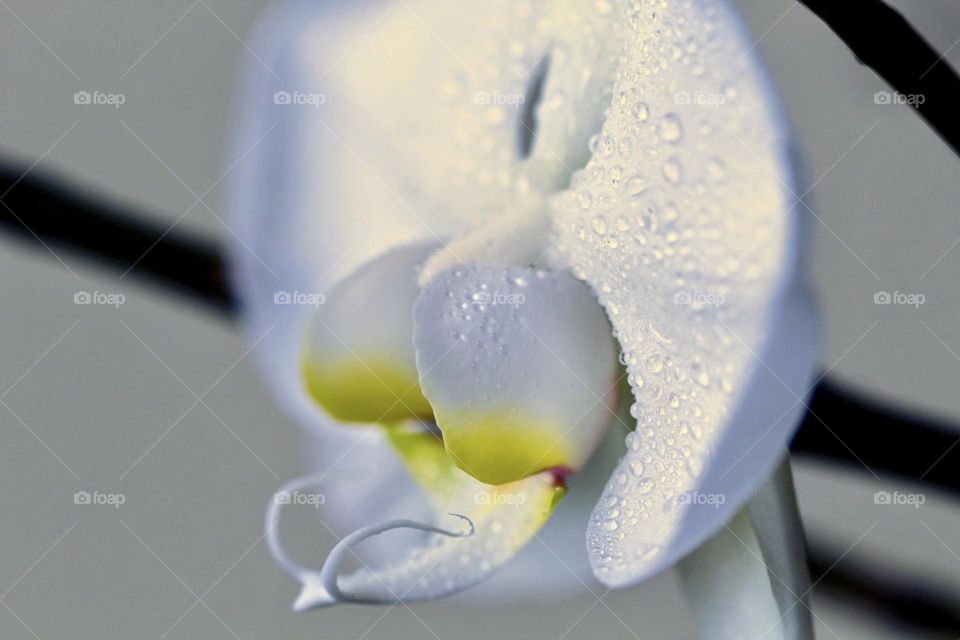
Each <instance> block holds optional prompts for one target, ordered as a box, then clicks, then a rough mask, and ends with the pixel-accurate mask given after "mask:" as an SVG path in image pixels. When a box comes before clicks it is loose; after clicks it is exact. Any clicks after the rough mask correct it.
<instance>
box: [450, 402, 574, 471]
mask: <svg viewBox="0 0 960 640" xmlns="http://www.w3.org/2000/svg"><path fill="white" fill-rule="evenodd" d="M436 414H437V422H438V423H439V424H440V425H442V426H441V428H442V429H443V430H444V439H443V443H444V446H445V447H446V451H447V454H448V455H449V456H450V458H451V459H452V460H453V462H454V464H456V465H457V467H459V468H460V469H462V470H463V471H465V472H466V473H468V474H470V475H472V476H473V477H474V478H476V479H477V480H480V481H481V482H485V483H487V484H493V485H497V484H505V483H507V482H514V481H516V480H520V479H522V478H525V477H527V476H530V475H533V474H535V473H539V472H541V471H545V470H548V469H565V470H566V471H565V472H564V473H570V471H572V470H571V469H570V468H569V467H568V466H567V465H568V462H569V460H571V459H572V458H574V456H575V452H573V451H571V447H570V443H569V442H568V441H566V440H565V439H563V438H558V437H557V434H558V433H562V432H563V429H561V428H559V427H558V425H556V424H553V423H548V422H546V421H544V420H543V419H538V418H535V417H533V416H530V415H527V414H525V413H524V412H522V411H519V410H517V409H491V410H487V411H482V412H478V411H474V412H464V411H458V410H455V409H454V410H446V409H441V408H438V409H437V412H436Z"/></svg>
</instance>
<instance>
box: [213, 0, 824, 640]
mask: <svg viewBox="0 0 960 640" xmlns="http://www.w3.org/2000/svg"><path fill="white" fill-rule="evenodd" d="M252 50H254V51H256V52H257V55H256V56H253V57H254V58H255V59H251V60H250V61H249V63H248V66H247V75H246V78H245V92H244V94H243V96H242V100H241V104H242V105H243V109H242V110H241V115H240V120H239V122H238V123H237V131H238V135H237V136H236V138H237V139H236V143H237V145H236V151H237V155H238V157H242V160H241V161H239V166H238V168H237V170H236V172H235V174H236V175H237V176H238V179H237V180H236V181H235V183H234V188H233V192H232V198H233V202H232V207H233V210H234V213H235V217H234V220H235V224H234V225H232V227H233V229H234V230H235V232H236V239H237V242H236V243H235V246H234V248H233V255H234V262H235V265H236V272H235V277H236V279H237V282H238V285H239V288H240V290H241V291H242V295H243V304H244V308H245V311H246V322H247V325H248V328H249V330H250V333H251V335H252V336H253V338H254V339H255V340H256V343H255V344H256V350H257V353H258V354H259V356H260V359H261V361H262V363H263V365H264V367H265V369H266V372H267V374H268V379H269V381H270V383H271V385H272V387H273V389H274V391H275V393H276V395H277V396H278V397H279V398H280V399H281V400H282V402H283V404H284V406H286V407H288V408H289V409H290V410H291V411H292V412H293V413H294V415H296V416H297V417H298V418H299V419H301V420H303V421H304V422H305V423H306V424H308V425H309V426H310V429H311V432H312V433H313V437H314V438H316V440H317V441H318V443H319V444H318V446H316V447H314V448H311V449H310V451H309V452H308V453H309V456H310V458H311V460H310V462H311V464H313V465H315V466H316V468H317V469H319V470H320V472H319V473H318V474H317V475H316V476H313V477H308V478H306V479H303V480H299V481H295V482H294V483H292V484H290V485H288V486H287V487H285V488H284V490H283V491H285V492H296V491H305V490H307V488H308V487H313V486H316V487H318V488H317V489H315V490H319V491H323V493H324V495H325V498H326V501H325V502H326V503H325V505H324V508H325V513H324V517H325V522H330V523H331V526H333V527H334V529H335V530H337V531H338V532H340V533H341V534H342V535H343V538H342V540H341V542H340V543H339V544H338V545H337V546H336V547H335V549H334V550H333V552H332V553H331V554H330V556H329V558H328V560H327V562H326V563H325V565H324V566H323V567H322V568H317V569H315V570H311V569H307V568H305V567H302V566H300V565H299V564H297V563H296V562H294V561H293V560H292V559H291V558H290V557H289V556H288V555H287V553H286V552H285V551H284V549H283V547H282V546H281V545H280V542H279V536H278V534H277V531H276V518H277V516H278V512H279V509H280V507H279V506H278V505H277V504H274V505H273V506H272V507H271V509H270V513H269V515H268V539H269V541H270V544H271V549H272V550H273V552H274V553H275V555H276V556H277V558H278V560H279V561H280V563H281V564H282V565H283V566H284V568H286V569H287V570H289V571H290V572H291V573H292V574H293V575H295V576H296V577H297V579H298V580H300V582H301V583H302V585H303V590H302V592H301V594H300V596H299V598H298V599H297V601H296V603H295V608H296V609H298V610H303V609H308V608H311V607H317V606H325V605H329V604H333V603H336V602H345V601H346V602H395V601H397V600H404V601H411V600H417V599H425V598H436V597H440V596H443V595H446V594H450V593H454V592H457V591H460V590H462V589H464V588H467V587H470V586H473V585H476V584H477V583H480V582H481V581H483V580H485V579H486V578H488V576H490V575H491V574H492V573H493V572H494V571H496V570H497V569H499V568H501V567H503V568H504V571H502V572H500V575H499V576H497V578H495V579H493V581H492V582H493V584H495V585H497V589H498V590H500V591H508V590H510V589H511V588H514V590H516V588H517V587H518V586H519V588H520V589H523V591H524V592H526V593H533V594H544V593H553V592H554V591H555V590H556V589H560V588H562V586H563V584H564V583H566V584H570V583H576V579H574V578H573V577H572V576H570V575H569V573H570V572H571V571H572V572H574V573H577V572H578V571H581V570H591V569H592V572H593V574H594V575H595V576H596V579H598V580H599V581H600V582H602V583H603V584H605V585H608V586H610V587H627V586H630V585H634V584H636V583H638V582H640V581H642V580H644V579H645V578H647V577H648V576H650V575H652V574H654V573H657V572H659V571H661V570H663V569H665V568H668V567H670V566H673V565H675V564H677V563H679V575H680V576H681V578H682V582H683V584H684V585H685V589H686V591H687V593H688V594H689V595H690V597H691V601H692V603H693V605H694V607H695V610H696V613H697V617H698V619H699V620H701V621H702V625H703V628H704V634H705V636H707V637H710V638H734V637H736V638H741V637H742V638H756V637H764V638H775V637H778V638H807V637H810V634H811V631H810V622H809V610H808V608H807V605H806V603H805V602H804V599H805V596H806V591H807V589H808V586H807V584H806V573H805V568H804V558H803V549H802V531H801V527H800V524H799V519H798V518H797V516H796V512H795V505H794V499H793V490H792V487H791V486H790V473H789V469H788V468H787V467H786V463H785V462H784V460H785V454H786V444H787V441H788V439H789V437H790V435H791V434H792V431H793V430H794V428H795V427H796V425H797V423H798V421H799V418H800V416H801V414H802V410H803V408H804V403H803V396H804V394H805V392H806V390H807V388H808V385H809V384H810V382H811V380H812V376H813V371H814V367H815V364H816V348H815V347H816V344H817V331H816V322H815V317H814V314H813V313H812V307H811V305H810V303H809V300H808V298H807V296H806V293H805V289H804V286H803V280H802V270H801V255H800V251H799V248H800V246H801V242H800V230H799V220H798V217H797V215H795V213H796V212H795V207H794V205H795V204H796V203H795V196H794V195H793V194H794V193H795V192H797V191H798V185H797V180H796V176H795V174H794V169H793V164H792V161H791V154H790V138H789V134H788V128H787V126H786V124H785V122H784V119H783V117H782V115H781V113H780V110H779V107H778V104H777V102H776V100H775V98H774V96H773V94H772V92H771V89H770V86H769V84H768V81H767V79H766V78H765V76H764V74H763V71H762V69H761V66H760V64H759V62H758V60H757V59H756V56H755V53H754V46H753V42H752V40H750V38H749V36H748V34H747V33H746V31H745V30H744V28H743V27H742V26H741V24H740V21H739V18H738V16H736V15H735V13H734V11H733V10H732V9H731V7H730V6H729V5H728V3H727V2H723V1H720V0H697V1H695V0H631V1H627V0H596V1H589V2H588V1H586V0H554V1H552V2H547V1H537V0H509V1H508V0H502V1H501V0H483V1H482V2H456V3H452V2H447V1H445V0H405V1H396V2H393V1H389V0H383V1H380V2H371V1H367V2H354V3H342V4H336V5H333V4H332V3H314V2H305V3H299V4H292V3H283V4H281V5H279V6H278V7H277V8H276V10H275V11H274V12H273V13H272V14H271V15H269V16H267V17H266V18H265V19H264V20H263V22H262V24H261V28H260V31H259V33H258V34H257V38H256V41H255V42H254V45H253V46H252ZM258 56H259V57H258ZM321 303H322V304H321ZM611 336H612V337H611ZM618 356H619V362H618ZM618 394H619V395H618ZM618 406H620V407H624V408H628V411H629V413H627V411H623V412H620V413H619V415H618ZM627 415H629V417H627ZM624 439H625V441H626V446H624V445H623V442H624ZM611 455H613V456H617V455H619V456H620V459H619V462H616V461H615V458H614V459H613V460H612V459H611ZM596 478H600V480H599V482H595V481H594V479H596ZM604 481H606V482H605V484H603V482H604ZM568 482H569V486H568ZM565 493H569V496H568V497H567V498H566V499H564V500H561V498H563V496H564V494H565ZM451 514H452V515H451ZM551 514H553V515H551ZM548 521H549V523H550V524H549V525H548V524H547V523H548ZM545 525H546V526H545ZM542 527H545V528H544V529H543V530H542V531H541V528H542ZM397 529H401V530H414V531H416V530H421V532H420V533H417V534H416V535H411V534H410V533H409V532H408V533H403V532H393V533H387V532H388V531H394V530H397ZM584 530H586V548H587V553H586V554H583V538H582V536H583V531H584ZM534 538H539V539H540V540H541V542H542V544H541V545H531V548H530V549H528V550H526V551H525V552H524V553H523V554H520V557H519V558H517V559H516V560H513V561H512V562H511V559H512V558H514V556H515V555H516V554H517V553H518V552H519V551H520V550H521V548H522V547H524V545H525V544H526V543H528V542H530V541H531V540H533V539H534ZM533 547H538V549H536V550H535V549H533ZM539 547H545V548H546V551H548V552H549V553H544V549H539ZM535 551H539V552H540V555H537V553H536V552H535ZM351 554H357V555H358V556H359V557H361V558H362V559H363V562H364V566H363V568H361V569H360V570H357V571H355V572H353V573H348V574H345V575H341V573H342V572H341V568H342V565H343V561H344V560H345V559H346V558H347V556H348V555H351ZM581 557H583V559H584V560H583V561H582V562H581V561H580V558H581ZM587 559H588V560H589V568H587V566H586V565H587V562H586V560H587ZM524 562H526V563H528V564H526V565H524ZM529 563H534V567H535V568H533V569H532V570H531V569H530V567H531V565H530V564H529ZM518 566H519V567H523V566H525V567H526V569H523V570H522V571H521V570H518V569H516V568H515V567H518ZM564 576H566V578H567V579H566V580H564Z"/></svg>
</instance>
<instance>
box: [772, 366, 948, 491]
mask: <svg viewBox="0 0 960 640" xmlns="http://www.w3.org/2000/svg"><path fill="white" fill-rule="evenodd" d="M809 407H810V410H809V411H807V414H806V416H805V417H804V419H803V422H802V423H801V425H800V429H799V430H798V431H797V435H796V437H795V438H794V440H793V443H792V444H791V446H790V449H791V451H792V452H793V453H794V454H797V455H801V456H805V457H812V458H816V459H820V460H824V461H828V462H839V463H841V464H844V465H846V466H849V467H850V468H851V469H854V470H859V471H867V470H869V471H871V472H873V473H876V474H877V475H882V474H890V475H893V476H895V477H896V478H898V479H901V480H908V481H912V482H915V483H918V484H923V485H925V486H932V487H936V488H939V489H942V490H944V491H948V492H952V493H955V494H960V473H957V468H958V467H960V446H958V444H960V429H957V428H955V427H954V428H951V427H950V426H949V425H948V424H947V423H945V422H938V421H936V420H934V419H931V418H928V417H925V416H921V415H917V414H916V413H913V412H910V413H907V412H905V411H902V410H899V409H896V408H893V407H891V406H887V405H885V404H883V403H880V402H877V401H875V400H870V399H868V398H865V397H863V396H862V395H860V394H857V393H854V392H852V391H850V390H848V389H844V388H843V387H840V386H838V385H836V384H835V383H833V382H832V381H830V380H829V379H828V380H826V381H824V382H821V383H820V384H819V385H818V386H817V388H816V389H815V390H814V392H813V397H812V398H811V399H810V402H809Z"/></svg>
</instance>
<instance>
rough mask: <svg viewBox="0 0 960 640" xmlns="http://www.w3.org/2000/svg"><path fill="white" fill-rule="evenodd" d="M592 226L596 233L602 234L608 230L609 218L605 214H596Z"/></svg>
mask: <svg viewBox="0 0 960 640" xmlns="http://www.w3.org/2000/svg"><path fill="white" fill-rule="evenodd" d="M590 228H591V229H593V232H594V233H595V234H597V235H598V236H602V235H603V234H605V233H606V232H607V220H606V219H605V218H604V217H603V216H596V217H595V218H594V219H593V220H591V221H590Z"/></svg>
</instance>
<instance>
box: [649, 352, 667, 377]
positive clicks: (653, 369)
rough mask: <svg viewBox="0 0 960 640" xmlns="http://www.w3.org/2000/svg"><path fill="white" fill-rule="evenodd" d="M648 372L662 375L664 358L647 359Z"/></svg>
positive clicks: (652, 357)
mask: <svg viewBox="0 0 960 640" xmlns="http://www.w3.org/2000/svg"><path fill="white" fill-rule="evenodd" d="M647 371H649V372H650V373H660V372H661V371H663V358H661V357H660V356H658V355H653V356H650V357H649V358H647Z"/></svg>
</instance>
